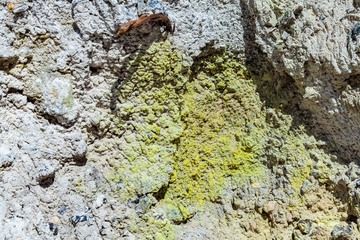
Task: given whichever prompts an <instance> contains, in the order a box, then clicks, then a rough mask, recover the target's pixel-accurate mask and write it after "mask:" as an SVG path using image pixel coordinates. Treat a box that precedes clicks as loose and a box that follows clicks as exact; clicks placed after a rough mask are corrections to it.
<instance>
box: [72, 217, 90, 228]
mask: <svg viewBox="0 0 360 240" xmlns="http://www.w3.org/2000/svg"><path fill="white" fill-rule="evenodd" d="M86 221H88V217H87V216H86V215H75V216H72V217H71V218H70V222H71V224H72V225H73V226H74V227H75V226H76V225H77V224H78V223H79V222H86Z"/></svg>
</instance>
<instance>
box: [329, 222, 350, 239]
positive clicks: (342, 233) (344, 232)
mask: <svg viewBox="0 0 360 240" xmlns="http://www.w3.org/2000/svg"><path fill="white" fill-rule="evenodd" d="M352 235H353V230H352V227H351V226H350V225H347V226H339V225H336V226H335V227H334V229H333V230H332V232H331V239H333V240H350V239H353V238H352Z"/></svg>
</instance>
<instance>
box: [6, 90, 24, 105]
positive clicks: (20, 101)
mask: <svg viewBox="0 0 360 240" xmlns="http://www.w3.org/2000/svg"><path fill="white" fill-rule="evenodd" d="M7 99H8V100H9V102H11V103H12V104H14V106H15V107H17V108H22V107H24V106H25V105H26V104H27V97H26V96H24V95H21V94H16V93H11V94H8V95H7Z"/></svg>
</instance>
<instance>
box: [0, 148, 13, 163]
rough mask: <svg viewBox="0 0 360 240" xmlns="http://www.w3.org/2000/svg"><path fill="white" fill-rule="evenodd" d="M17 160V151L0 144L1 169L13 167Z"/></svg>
mask: <svg viewBox="0 0 360 240" xmlns="http://www.w3.org/2000/svg"><path fill="white" fill-rule="evenodd" d="M15 159H16V155H15V149H14V148H12V147H10V146H8V145H5V144H0V168H3V167H9V166H11V164H12V163H13V162H14V161H15Z"/></svg>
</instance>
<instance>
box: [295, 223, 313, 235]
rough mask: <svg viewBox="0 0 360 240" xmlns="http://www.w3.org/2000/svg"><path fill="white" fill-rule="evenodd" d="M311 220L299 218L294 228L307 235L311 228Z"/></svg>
mask: <svg viewBox="0 0 360 240" xmlns="http://www.w3.org/2000/svg"><path fill="white" fill-rule="evenodd" d="M312 225H313V224H312V221H311V220H310V219H304V220H300V221H299V222H298V224H297V225H296V228H297V229H299V230H300V232H301V233H302V234H304V235H307V234H309V233H310V232H311V230H312Z"/></svg>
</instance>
